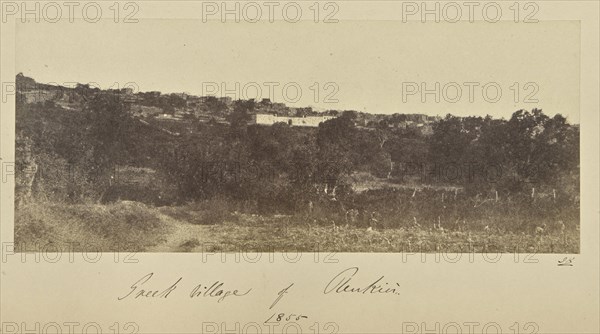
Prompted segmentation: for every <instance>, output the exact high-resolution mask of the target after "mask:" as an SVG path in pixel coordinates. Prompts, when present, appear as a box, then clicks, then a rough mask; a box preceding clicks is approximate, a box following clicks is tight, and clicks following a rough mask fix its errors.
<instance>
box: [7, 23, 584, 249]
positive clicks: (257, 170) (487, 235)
mask: <svg viewBox="0 0 600 334" xmlns="http://www.w3.org/2000/svg"><path fill="white" fill-rule="evenodd" d="M97 25H102V27H103V29H101V30H98V26H97ZM474 26H477V27H478V29H474ZM41 27H43V29H41ZM92 29H93V31H92ZM16 35H17V37H16V57H15V61H16V68H17V71H18V74H17V75H16V78H15V80H16V81H15V82H16V94H15V99H16V118H15V133H16V142H15V152H16V153H15V155H16V163H15V166H16V167H15V174H16V179H15V180H16V183H15V184H16V189H15V225H14V226H15V228H14V238H15V241H16V243H17V244H21V245H24V247H27V245H29V247H33V246H31V245H36V244H42V245H43V244H47V243H63V244H75V243H77V244H79V245H80V246H75V250H77V249H78V248H77V247H83V245H85V247H92V245H93V247H96V248H98V249H100V250H104V251H110V250H114V249H121V250H122V249H127V250H135V251H138V252H203V251H223V252H228V251H230V252H233V251H237V250H245V251H255V252H261V251H276V252H288V251H299V252H310V251H314V250H316V249H319V250H328V251H335V252H353V253H362V252H415V251H416V252H436V251H445V252H453V253H473V252H475V253H482V252H483V253H485V252H501V253H509V252H517V253H519V252H529V253H559V254H562V253H573V254H577V253H579V249H580V228H579V226H580V215H579V211H580V196H579V192H580V188H579V184H580V146H579V141H580V128H579V103H578V99H579V95H578V94H579V91H578V89H579V87H578V83H577V80H578V78H579V74H578V71H579V65H578V63H577V62H578V59H579V24H578V22H575V21H573V22H540V23H537V24H535V25H530V26H516V27H515V25H514V24H512V23H511V22H508V23H504V22H502V23H497V24H496V25H489V24H486V23H485V22H483V23H459V24H455V25H451V24H440V25H437V26H435V27H426V28H423V27H422V26H420V25H419V23H418V22H417V23H416V24H414V23H402V22H386V21H371V22H360V21H359V22H339V23H336V24H332V25H329V26H328V25H315V24H314V23H312V22H309V23H304V22H301V23H296V24H294V25H290V24H286V23H285V22H284V23H277V22H275V23H257V24H251V23H245V22H241V23H240V24H232V25H223V23H222V22H219V21H218V20H216V22H213V21H210V20H209V21H208V22H200V21H198V20H195V21H194V20H156V21H154V20H148V21H144V22H140V23H137V24H135V25H130V26H120V25H115V24H113V23H112V22H107V23H105V22H99V23H96V25H89V24H88V25H86V24H85V23H84V22H82V23H81V24H80V25H79V24H78V25H77V29H73V27H72V24H68V23H66V24H63V23H56V24H46V25H45V26H44V25H31V24H27V23H20V22H19V23H17V27H16ZM92 35H93V39H90V40H88V41H87V42H86V43H83V44H82V40H83V39H85V38H86V37H85V36H92ZM457 35H460V36H462V37H461V39H464V41H463V42H461V43H455V42H454V41H453V40H451V39H450V38H451V37H453V36H457ZM258 36H260V37H258ZM314 36H318V38H314ZM349 36H350V37H349ZM390 36H394V38H393V39H392V38H390ZM380 37H385V38H384V39H383V40H380V39H379V38H380ZM386 40H387V42H386ZM392 40H393V42H392ZM532 40H535V41H536V42H535V43H534V45H532V42H531V41H532ZM424 41H427V47H425V46H423V44H424ZM557 43H561V45H562V47H561V48H556V47H555V45H556V44H557ZM492 50H493V51H492ZM490 52H494V53H497V54H501V55H502V56H499V55H496V57H493V58H492V57H489V54H490ZM440 53H444V54H445V56H444V57H440V56H439V54H440ZM524 53H525V54H527V56H528V57H524V55H523V54H524ZM549 57H551V58H552V61H555V62H556V63H560V64H561V66H560V67H553V68H552V69H551V70H550V69H549V68H547V65H549V64H547V63H544V62H543V61H548V58H549ZM505 66H506V67H508V66H512V67H516V71H517V72H521V74H522V76H523V77H527V78H528V79H525V80H521V78H520V77H513V78H509V77H508V76H506V75H503V74H502V73H499V74H498V75H494V76H481V75H479V74H478V72H479V71H481V70H485V69H491V68H493V69H497V70H498V71H502V68H503V67H505ZM436 71H437V72H436ZM513 72H514V71H513ZM552 92H560V94H558V95H557V94H554V93H552ZM80 249H82V248H80Z"/></svg>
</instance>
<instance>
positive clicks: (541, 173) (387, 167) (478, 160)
mask: <svg viewBox="0 0 600 334" xmlns="http://www.w3.org/2000/svg"><path fill="white" fill-rule="evenodd" d="M148 94H149V97H148V98H151V97H152V96H155V97H157V98H158V95H156V94H154V95H152V94H150V93H148ZM171 100H172V101H171ZM155 102H156V104H159V105H162V104H170V105H172V104H181V103H183V102H182V101H181V100H180V99H179V97H177V96H176V95H172V96H167V97H164V98H163V97H161V99H160V100H157V101H155ZM213 102H214V103H216V102H215V101H213ZM256 108H257V103H256V102H255V101H252V100H250V101H235V103H234V104H233V112H232V113H231V114H230V115H229V125H226V124H217V123H211V122H209V123H201V122H196V123H194V127H195V131H192V132H191V133H190V132H189V131H186V132H184V133H182V135H181V136H173V135H169V134H168V133H165V132H163V131H160V129H157V128H155V127H152V126H150V125H147V124H142V123H141V122H139V121H138V120H136V119H134V118H132V117H131V116H130V114H129V112H128V107H127V104H126V103H124V102H123V101H122V100H121V99H120V98H119V95H118V94H96V95H94V97H93V98H90V99H88V100H87V101H86V102H85V105H84V107H83V110H82V111H66V110H64V109H62V108H61V107H60V106H57V105H55V104H54V103H52V102H46V103H44V104H40V103H38V104H24V103H22V102H21V103H19V104H18V105H17V135H18V138H20V139H23V140H20V141H18V143H17V145H18V146H20V147H18V149H19V150H21V151H27V152H31V155H32V156H33V157H34V158H35V159H37V161H38V164H39V165H42V170H43V171H44V173H45V174H44V175H42V176H41V179H42V180H45V181H44V182H42V183H43V184H44V187H45V188H44V189H43V191H44V192H45V193H46V194H48V193H51V194H53V196H59V195H60V196H62V197H65V198H71V199H75V200H78V199H81V198H86V197H87V198H95V199H98V198H102V197H103V196H104V195H105V194H106V192H107V191H109V190H110V189H111V187H113V184H112V182H111V170H112V168H114V166H115V165H129V166H138V167H148V168H152V169H155V170H157V171H159V172H160V175H162V176H163V177H164V178H165V179H167V180H168V181H169V182H170V184H172V185H173V186H174V188H175V189H176V190H177V191H176V195H175V196H174V197H173V198H174V199H175V200H179V201H189V200H197V199H203V198H213V197H227V198H231V199H235V200H237V201H240V202H248V203H250V205H254V206H256V207H258V208H260V209H261V210H263V211H292V212H293V211H297V210H301V209H302V208H304V207H305V206H306V203H312V202H319V201H325V200H327V201H331V199H335V201H337V202H338V203H343V202H344V198H345V196H349V194H351V193H352V191H351V190H350V188H351V184H350V183H349V181H348V177H349V176H350V175H352V174H355V173H357V172H358V173H363V174H370V175H373V176H376V177H378V178H381V179H387V180H389V182H395V183H411V182H413V183H414V182H417V183H419V182H420V183H433V184H444V185H447V184H450V185H455V186H460V187H464V188H465V189H467V190H468V191H469V192H472V193H474V194H476V193H482V192H485V191H490V190H491V189H494V190H496V191H501V192H519V191H524V190H526V189H528V188H531V187H537V188H539V187H548V188H553V189H554V188H559V189H561V190H564V191H567V192H568V193H570V194H572V195H575V194H577V193H578V184H579V181H578V180H579V128H578V127H577V126H573V125H570V124H568V123H567V121H566V119H565V118H564V117H562V116H561V115H560V114H557V115H556V116H554V117H548V116H547V115H545V114H544V113H543V112H542V111H541V110H536V109H534V110H532V111H524V110H519V111H517V112H515V113H514V114H513V115H512V117H511V118H510V119H508V120H503V119H494V118H492V117H489V116H488V117H485V118H483V117H466V118H459V117H455V116H451V115H448V116H446V117H445V118H443V119H441V120H439V121H437V122H435V123H434V126H433V134H432V135H431V136H425V135H423V134H422V133H421V132H419V131H414V129H409V128H397V127H390V126H388V125H387V124H385V122H383V123H381V124H378V125H377V126H376V127H372V128H362V127H357V126H356V125H355V124H356V122H355V121H356V117H357V113H356V112H351V111H347V112H344V113H342V114H341V115H339V117H337V118H335V119H332V120H329V121H326V122H324V123H322V124H320V126H319V127H318V128H295V127H290V126H288V125H287V124H283V123H280V124H275V125H273V126H257V125H249V124H248V123H249V120H250V115H251V114H252V113H253V112H254V111H255V109H256ZM25 139H26V140H25ZM17 158H19V157H17ZM456 166H470V167H469V168H471V167H473V166H474V167H473V168H475V169H476V168H481V166H483V168H484V169H486V170H487V171H484V172H483V173H480V174H479V175H478V177H476V178H473V177H471V176H472V175H470V174H469V175H468V176H469V177H465V175H461V177H455V178H448V177H441V178H440V177H436V178H425V179H423V175H425V176H427V175H431V174H436V176H439V175H437V174H438V172H437V171H436V168H441V169H442V171H444V172H447V171H448V170H455V169H456V168H457V167H456ZM498 166H499V167H500V172H499V173H500V175H498V168H491V167H498ZM461 168H464V167H461ZM48 170H51V172H48ZM489 171H493V172H495V173H496V174H494V175H493V176H494V178H493V179H490V177H489V175H486V173H488V172H489ZM462 173H464V170H463V171H462ZM40 182H41V181H40ZM532 185H533V186H532ZM60 196H59V197H60Z"/></svg>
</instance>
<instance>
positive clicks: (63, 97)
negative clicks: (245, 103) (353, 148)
mask: <svg viewBox="0 0 600 334" xmlns="http://www.w3.org/2000/svg"><path fill="white" fill-rule="evenodd" d="M16 84H17V86H18V89H17V92H18V93H17V97H16V98H17V101H20V102H23V103H27V104H35V103H46V102H48V101H51V103H55V104H57V105H59V106H60V107H62V108H63V109H66V110H78V109H80V108H81V105H82V104H83V103H84V102H85V101H86V100H89V99H91V98H93V97H94V96H95V95H97V94H100V93H102V94H115V95H118V96H119V97H120V99H122V101H124V102H125V103H126V104H127V105H128V106H129V108H128V109H129V112H130V113H131V114H132V116H134V117H136V118H138V119H140V120H143V121H144V123H147V124H150V123H159V124H162V125H166V126H168V124H169V123H171V124H172V125H182V124H186V123H190V122H205V123H208V122H216V123H223V124H227V123H229V120H228V116H229V115H230V114H231V113H232V111H233V105H234V100H233V99H232V98H231V97H228V96H224V97H216V96H195V95H190V94H185V93H173V94H162V93H160V92H156V91H153V92H134V91H133V89H132V88H121V89H108V90H101V89H99V88H96V87H93V86H90V85H85V84H77V85H76V86H75V87H64V86H60V85H53V84H43V83H38V82H36V81H35V80H34V79H33V78H30V77H27V76H25V75H23V74H22V73H19V74H18V75H17V80H16ZM343 112H347V111H346V110H327V111H324V112H317V111H314V110H313V109H312V108H311V107H304V108H299V107H289V106H287V105H286V104H284V103H278V102H272V101H270V100H269V99H263V100H261V101H259V102H256V104H255V109H254V112H253V114H252V119H251V120H250V123H251V124H260V125H273V124H275V123H278V122H282V123H286V124H288V125H290V126H301V127H317V126H318V125H319V124H320V123H322V122H324V121H326V120H329V119H332V118H335V117H338V116H340V115H341V114H342V113H343ZM350 112H353V113H355V115H356V117H355V124H356V126H357V127H360V128H367V129H374V128H381V127H386V128H403V129H414V130H415V131H418V132H421V134H423V135H430V134H431V133H432V124H433V123H434V122H436V121H438V120H440V119H441V118H440V117H438V116H427V115H424V114H400V113H396V114H393V115H382V114H370V113H363V112H356V111H350ZM178 123H179V124H178Z"/></svg>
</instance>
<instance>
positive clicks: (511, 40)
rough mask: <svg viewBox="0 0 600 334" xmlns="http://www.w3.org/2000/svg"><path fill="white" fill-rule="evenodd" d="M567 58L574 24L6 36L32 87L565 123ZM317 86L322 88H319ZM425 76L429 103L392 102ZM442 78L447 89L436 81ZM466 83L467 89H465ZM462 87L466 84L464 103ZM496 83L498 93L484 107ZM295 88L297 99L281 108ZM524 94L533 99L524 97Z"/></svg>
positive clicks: (119, 28)
mask: <svg viewBox="0 0 600 334" xmlns="http://www.w3.org/2000/svg"><path fill="white" fill-rule="evenodd" d="M579 59H580V25H579V22H576V21H548V22H540V23H537V24H513V23H511V22H498V23H495V24H489V23H466V22H465V23H455V24H450V23H446V24H443V23H442V24H422V23H419V22H415V23H401V22H397V21H342V22H340V23H337V24H311V23H310V22H300V23H296V24H289V23H284V22H282V23H267V22H262V23H256V24H251V23H239V24H221V23H218V22H210V23H202V22H201V21H200V20H183V19H178V20H174V19H169V20H161V19H144V20H141V21H140V22H139V23H137V24H114V23H112V22H110V21H108V20H107V21H101V22H99V23H96V24H89V23H84V22H82V23H66V22H65V23H55V24H51V23H39V24H20V23H18V25H17V37H16V70H17V72H23V73H24V74H25V75H28V76H31V77H33V78H35V79H36V80H37V81H38V82H56V83H61V84H62V83H68V82H81V83H89V82H93V83H97V84H98V85H99V86H100V87H101V88H109V87H111V86H114V83H118V85H120V86H123V85H124V84H126V83H128V82H135V83H136V84H137V86H138V87H139V89H140V90H141V91H151V90H159V91H162V92H165V93H170V92H187V93H190V94H195V95H201V94H202V93H203V86H204V93H206V92H207V89H209V88H210V89H215V87H217V89H218V90H219V91H218V92H217V95H223V94H222V93H223V91H222V88H224V87H222V85H223V84H224V85H226V87H225V88H227V89H229V90H235V85H236V82H237V83H239V85H240V89H239V92H238V94H239V97H241V98H244V97H260V98H265V97H269V95H270V88H269V87H272V88H271V89H272V92H273V95H272V100H274V101H275V102H284V103H287V104H288V105H292V106H309V105H310V106H313V107H315V108H317V109H320V110H322V109H355V110H359V111H366V112H370V113H383V114H391V113H395V112H400V113H426V114H429V115H445V114H446V113H452V114H456V115H461V116H465V115H482V116H483V115H486V114H490V115H492V116H494V117H508V116H510V114H512V112H514V111H515V110H517V109H522V108H524V109H531V108H536V107H538V108H542V109H543V110H544V111H545V112H546V113H548V114H550V115H554V114H555V113H562V114H563V115H565V116H567V117H568V119H569V121H571V122H576V123H577V122H579V70H580V64H579ZM273 82H274V83H276V84H270V83H273ZM315 82H316V83H318V84H319V85H318V89H317V86H315V85H314V83H315ZM328 82H332V83H334V84H333V85H329V86H327V85H326V83H328ZM436 82H439V83H440V92H439V98H440V102H439V103H436V102H435V95H434V94H428V95H425V98H426V100H425V102H422V101H421V94H420V93H418V92H416V94H415V95H408V96H406V98H405V101H403V85H404V87H405V88H406V89H408V88H411V89H414V88H415V87H416V86H414V85H413V84H408V85H409V86H410V87H407V84H406V83H416V84H417V86H420V85H421V83H425V84H426V88H427V89H434V88H435V83H436ZM452 82H454V83H456V84H450V85H446V84H448V83H452ZM469 82H473V83H476V84H465V83H469ZM528 82H532V83H534V84H529V85H526V84H527V83H528ZM207 83H208V85H209V86H210V87H207ZM211 83H216V86H215V85H214V84H211ZM292 83H297V85H293V84H292ZM487 83H491V84H490V85H488V91H487V95H486V98H487V100H486V99H485V98H484V96H483V92H482V86H483V85H485V84H487ZM515 83H518V85H515ZM286 84H288V90H287V92H288V95H286V96H284V95H283V86H284V85H286ZM444 85H446V89H444ZM469 85H474V86H472V87H473V93H474V95H473V97H472V99H473V101H472V102H471V101H469V93H470V88H469ZM244 87H246V89H245V90H244ZM257 87H258V88H260V92H259V91H257ZM498 87H499V88H500V89H501V94H502V95H501V97H498V99H499V101H498V102H491V101H492V100H494V98H495V96H496V89H497V88H498ZM517 87H518V89H517ZM297 88H300V90H301V91H302V94H301V96H299V100H298V102H295V103H293V102H292V101H294V100H295V95H296V89H297ZM457 88H459V89H460V91H461V92H462V96H461V97H457ZM419 89H420V88H419ZM336 90H337V91H336ZM315 91H319V94H318V96H317V95H316V94H315ZM516 92H518V94H516ZM330 93H331V94H333V95H330V99H329V100H330V101H329V102H331V100H335V99H337V100H339V102H334V103H326V100H325V99H326V97H327V96H328V95H329V94H330ZM444 93H445V94H444ZM528 97H529V99H527V98H528ZM456 99H457V100H458V101H457V102H455V103H450V102H451V101H453V100H456ZM515 99H516V100H517V101H518V102H515V101H514V100H515ZM535 99H537V100H538V101H539V102H534V103H528V102H527V101H530V100H535Z"/></svg>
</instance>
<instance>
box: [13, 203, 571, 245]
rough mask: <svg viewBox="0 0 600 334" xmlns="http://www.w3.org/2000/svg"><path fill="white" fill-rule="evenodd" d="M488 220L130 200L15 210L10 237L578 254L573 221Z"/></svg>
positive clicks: (31, 240)
mask: <svg viewBox="0 0 600 334" xmlns="http://www.w3.org/2000/svg"><path fill="white" fill-rule="evenodd" d="M403 218H406V217H403ZM399 219H400V218H399ZM490 219H491V220H490V222H488V224H487V225H483V224H485V223H486V222H481V221H480V222H472V223H469V222H463V223H462V224H458V225H456V226H446V227H444V224H441V226H440V225H436V224H429V225H426V224H424V223H421V224H418V225H417V224H414V225H410V224H404V223H403V224H400V225H401V227H394V228H378V227H376V228H372V227H359V226H350V225H348V224H346V223H344V222H340V221H338V222H337V223H336V221H335V220H327V219H325V220H323V219H321V220H317V219H314V218H312V217H308V216H298V215H296V216H292V215H256V214H249V213H240V212H236V211H230V210H229V209H228V208H226V207H225V205H223V203H221V205H220V204H219V202H214V201H210V202H204V203H194V204H188V205H185V206H176V207H166V206H165V207H159V208H157V207H152V206H147V205H144V204H141V203H138V202H130V201H122V202H118V203H114V204H108V205H90V204H80V205H64V204H56V203H43V204H42V203H39V204H29V205H27V206H24V207H21V208H19V210H18V211H17V215H16V222H15V241H16V242H17V244H18V243H23V242H24V243H26V244H27V245H28V246H27V247H30V248H31V245H34V244H36V243H37V244H38V245H44V244H47V243H64V244H77V245H80V246H77V247H75V250H90V249H92V250H96V249H97V250H102V251H114V250H115V249H118V250H120V251H123V250H130V251H141V252H144V251H146V252H217V251H223V252H239V251H245V252H273V251H275V252H286V251H303V252H313V251H316V250H319V251H327V252H457V253H466V252H475V253H480V252H506V253H512V252H523V253H527V252H536V253H579V227H578V224H567V228H565V226H564V225H562V226H558V225H556V224H554V225H551V223H549V224H547V225H546V226H545V227H544V228H535V229H533V230H526V231H519V232H514V231H507V230H505V229H502V228H500V227H497V226H494V224H493V221H492V220H493V219H492V218H490ZM403 221H410V219H403ZM78 247H79V249H78ZM117 247H118V248H117Z"/></svg>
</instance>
